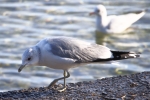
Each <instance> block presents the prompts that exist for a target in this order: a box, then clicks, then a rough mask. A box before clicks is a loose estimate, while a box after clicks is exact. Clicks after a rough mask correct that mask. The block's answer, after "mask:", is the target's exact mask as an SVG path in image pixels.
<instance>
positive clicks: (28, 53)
mask: <svg viewBox="0 0 150 100" xmlns="http://www.w3.org/2000/svg"><path fill="white" fill-rule="evenodd" d="M38 62H39V53H38V50H37V48H36V47H31V48H28V49H26V50H25V51H24V53H23V55H22V64H21V66H20V67H19V69H18V72H21V70H22V69H23V68H24V67H25V66H28V65H37V64H38Z"/></svg>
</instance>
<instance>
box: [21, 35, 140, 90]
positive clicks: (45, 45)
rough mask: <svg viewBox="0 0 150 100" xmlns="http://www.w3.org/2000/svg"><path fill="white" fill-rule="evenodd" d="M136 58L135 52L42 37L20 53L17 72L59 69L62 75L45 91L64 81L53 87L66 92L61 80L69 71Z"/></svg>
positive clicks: (71, 40) (79, 41) (69, 39)
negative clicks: (25, 68)
mask: <svg viewBox="0 0 150 100" xmlns="http://www.w3.org/2000/svg"><path fill="white" fill-rule="evenodd" d="M139 56H140V55H139V53H134V52H125V51H113V50H110V49H109V48H107V47H105V46H102V45H98V44H91V43H88V42H84V41H81V40H78V39H76V38H71V37H53V38H45V39H43V40H41V41H40V42H38V43H37V44H36V45H34V46H32V47H30V48H28V49H26V50H25V51H24V53H23V55H22V64H21V66H20V67H19V69H18V72H21V70H22V69H23V68H24V67H25V66H28V65H32V66H33V65H34V66H36V65H38V66H47V67H50V68H53V69H59V70H63V71H64V76H63V77H61V78H58V79H55V80H54V81H52V82H51V83H50V84H49V86H48V88H50V87H53V86H54V85H55V83H56V82H57V81H59V80H62V79H64V85H63V87H59V88H57V90H59V91H64V90H65V89H66V82H65V79H66V78H68V77H69V76H70V74H69V72H68V70H69V69H70V68H74V67H78V66H83V65H86V64H93V63H101V62H102V63H107V62H110V61H115V60H123V59H129V58H137V57H139Z"/></svg>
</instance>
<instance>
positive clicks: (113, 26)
mask: <svg viewBox="0 0 150 100" xmlns="http://www.w3.org/2000/svg"><path fill="white" fill-rule="evenodd" d="M93 14H94V15H96V30H97V31H99V32H102V33H121V32H123V31H125V30H126V29H127V28H129V27H130V26H131V25H132V24H133V23H134V22H136V21H137V20H139V19H140V18H141V17H142V16H143V15H144V14H145V10H144V11H138V12H135V13H129V14H125V15H110V16H107V11H106V8H105V7H104V6H103V5H98V6H97V7H96V8H95V10H94V12H91V13H90V15H93Z"/></svg>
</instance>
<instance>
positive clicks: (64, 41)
mask: <svg viewBox="0 0 150 100" xmlns="http://www.w3.org/2000/svg"><path fill="white" fill-rule="evenodd" d="M69 39H70V40H69ZM69 39H68V38H59V39H57V38H54V39H50V40H49V43H50V47H51V52H52V53H53V54H54V55H57V56H60V57H64V58H71V59H74V60H76V62H79V63H81V62H82V63H86V62H90V61H93V60H96V59H98V58H101V57H103V56H104V55H105V54H106V53H110V50H109V49H108V48H106V47H104V46H100V45H97V44H93V45H89V44H88V43H84V45H83V44H82V43H83V42H82V43H79V41H78V40H74V39H71V38H69ZM80 44H82V45H83V47H82V46H81V45H80Z"/></svg>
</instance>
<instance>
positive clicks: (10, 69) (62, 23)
mask: <svg viewBox="0 0 150 100" xmlns="http://www.w3.org/2000/svg"><path fill="white" fill-rule="evenodd" d="M10 1H11V2H10ZM100 3H102V4H104V5H105V6H106V8H107V10H108V14H123V13H126V12H129V11H135V10H140V9H144V8H148V7H149V5H150V1H149V0H134V1H131V0H126V1H122V0H113V1H112V0H105V1H103V0H45V1H44V0H0V91H8V90H16V89H24V88H29V87H40V86H47V85H48V84H49V83H50V82H51V81H52V80H53V79H55V78H59V77H61V76H62V75H63V71H61V70H54V69H50V68H47V67H44V66H43V67H41V66H34V67H33V66H28V67H25V68H24V69H23V71H22V72H21V73H18V68H19V65H20V64H21V55H22V53H23V52H24V50H25V49H26V48H27V47H30V46H32V45H34V44H36V43H37V42H38V41H39V40H41V39H43V38H45V37H53V36H62V35H63V36H70V37H76V38H80V39H82V40H85V41H88V42H91V43H95V42H97V43H99V44H103V45H106V46H108V47H109V48H111V49H113V50H124V51H126V50H127V51H128V50H129V51H136V52H141V53H142V56H141V58H138V59H131V60H124V61H119V62H118V63H115V64H113V65H112V64H111V65H110V64H106V65H104V64H101V65H87V66H84V67H83V66H80V68H75V69H70V74H71V77H70V78H68V79H67V82H68V83H69V82H78V81H85V80H94V79H97V78H102V77H111V76H115V75H123V74H130V73H136V72H142V71H150V66H149V62H150V59H149V57H150V56H149V54H150V17H149V16H150V13H149V12H147V13H146V15H145V16H144V17H143V18H141V19H140V20H139V21H138V22H136V23H135V24H134V25H132V27H131V28H130V29H128V31H127V32H124V33H122V34H120V35H104V34H101V33H98V32H95V16H89V12H91V11H93V9H94V7H95V6H96V5H98V4H100ZM61 82H62V81H60V83H61Z"/></svg>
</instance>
